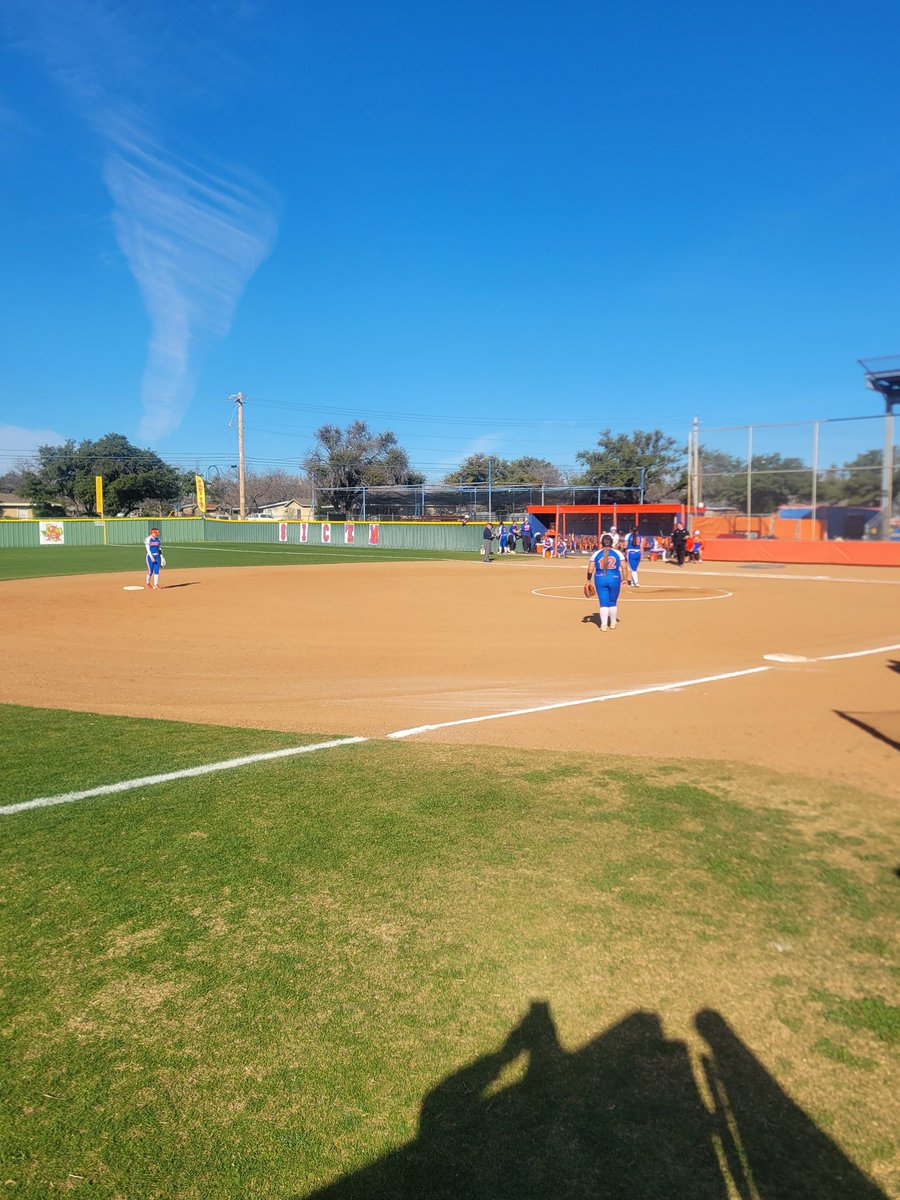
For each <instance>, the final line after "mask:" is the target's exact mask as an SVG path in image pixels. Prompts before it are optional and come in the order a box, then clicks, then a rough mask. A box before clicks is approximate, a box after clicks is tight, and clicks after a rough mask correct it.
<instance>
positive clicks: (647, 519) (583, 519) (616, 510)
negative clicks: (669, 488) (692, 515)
mask: <svg viewBox="0 0 900 1200" xmlns="http://www.w3.org/2000/svg"><path fill="white" fill-rule="evenodd" d="M528 516H529V517H530V519H531V523H532V526H533V527H534V528H535V530H536V531H537V532H538V533H546V532H547V530H549V529H552V530H553V531H554V533H556V534H558V535H559V536H560V537H564V538H569V537H573V536H574V538H575V539H576V541H577V543H578V547H579V549H582V550H596V549H597V548H598V546H599V545H600V536H601V534H604V533H609V531H610V529H613V528H615V529H617V530H618V532H619V533H620V534H628V533H631V532H632V530H633V529H637V531H638V533H640V535H641V536H642V537H661V538H667V537H669V536H670V535H671V533H672V530H673V529H674V527H675V522H676V521H680V522H681V523H682V525H684V524H685V518H686V516H687V510H686V508H685V506H684V505H683V504H555V505H552V506H551V505H542V504H533V505H529V506H528Z"/></svg>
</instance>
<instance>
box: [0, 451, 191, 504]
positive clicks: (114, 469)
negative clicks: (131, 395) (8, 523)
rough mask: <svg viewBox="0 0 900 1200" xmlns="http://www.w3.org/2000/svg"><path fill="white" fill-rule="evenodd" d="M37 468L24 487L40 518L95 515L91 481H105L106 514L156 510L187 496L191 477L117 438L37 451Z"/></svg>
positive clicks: (26, 476) (29, 472) (25, 479)
mask: <svg viewBox="0 0 900 1200" xmlns="http://www.w3.org/2000/svg"><path fill="white" fill-rule="evenodd" d="M36 460H37V461H36V463H35V465H34V467H33V468H32V469H31V470H27V471H25V472H24V473H23V479H22V487H23V490H24V492H25V494H26V495H27V496H28V498H29V499H30V500H31V502H32V504H33V505H34V508H35V511H36V512H37V513H38V515H39V516H47V517H51V516H63V515H65V514H66V513H67V512H69V511H74V512H76V513H81V514H91V513H93V512H95V504H96V492H95V484H94V480H95V476H97V475H102V476H103V489H104V508H105V510H106V512H107V513H115V512H124V513H135V512H139V511H141V510H142V509H144V508H147V509H148V510H149V511H153V510H154V509H156V510H157V512H158V511H160V510H161V509H162V508H163V507H170V506H171V505H172V504H173V503H174V501H176V500H178V499H179V498H180V497H181V496H183V495H186V494H188V493H189V492H190V490H191V488H192V486H193V478H192V477H191V476H189V475H186V474H184V473H183V472H181V471H178V470H177V469H176V468H175V467H172V466H169V464H168V463H166V462H163V460H162V459H161V458H160V457H159V455H158V454H156V453H154V451H152V450H144V449H141V448H139V447H138V446H133V445H132V444H131V443H130V442H129V441H128V439H127V438H126V437H124V436H123V435H122V434H120V433H108V434H106V435H105V436H104V437H102V438H100V439H99V440H97V441H92V440H91V439H89V438H86V439H84V440H83V441H81V442H79V443H78V444H77V445H76V444H75V442H74V441H72V440H69V441H67V442H65V443H64V444H63V445H62V446H39V447H38V451H37V455H36Z"/></svg>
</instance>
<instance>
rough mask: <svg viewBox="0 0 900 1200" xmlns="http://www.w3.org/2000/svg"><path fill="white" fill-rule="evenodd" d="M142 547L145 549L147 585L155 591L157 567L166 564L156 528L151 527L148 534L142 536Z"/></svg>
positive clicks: (157, 582)
mask: <svg viewBox="0 0 900 1200" xmlns="http://www.w3.org/2000/svg"><path fill="white" fill-rule="evenodd" d="M144 549H145V550H146V551H147V587H148V588H151V589H152V590H154V591H155V590H156V589H157V588H158V587H159V568H160V567H164V566H165V565H166V560H165V559H164V558H163V552H162V541H161V540H160V536H159V530H158V529H151V530H150V536H149V537H145V538H144Z"/></svg>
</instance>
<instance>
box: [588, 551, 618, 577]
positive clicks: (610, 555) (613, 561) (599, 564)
mask: <svg viewBox="0 0 900 1200" xmlns="http://www.w3.org/2000/svg"><path fill="white" fill-rule="evenodd" d="M604 554H605V555H606V571H605V572H604V570H603V561H602V560H603V555H604ZM591 562H592V563H593V564H594V577H595V579H594V581H595V583H596V582H599V581H600V580H603V579H609V580H612V579H618V580H621V578H622V555H621V554H620V553H619V551H618V550H603V549H601V550H598V551H597V552H596V553H595V554H592V555H591Z"/></svg>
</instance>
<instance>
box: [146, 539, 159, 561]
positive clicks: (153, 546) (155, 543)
mask: <svg viewBox="0 0 900 1200" xmlns="http://www.w3.org/2000/svg"><path fill="white" fill-rule="evenodd" d="M144 545H145V546H146V547H147V557H148V558H159V556H160V553H161V548H160V539H159V538H158V537H148V538H147V539H146V541H145V542H144Z"/></svg>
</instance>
